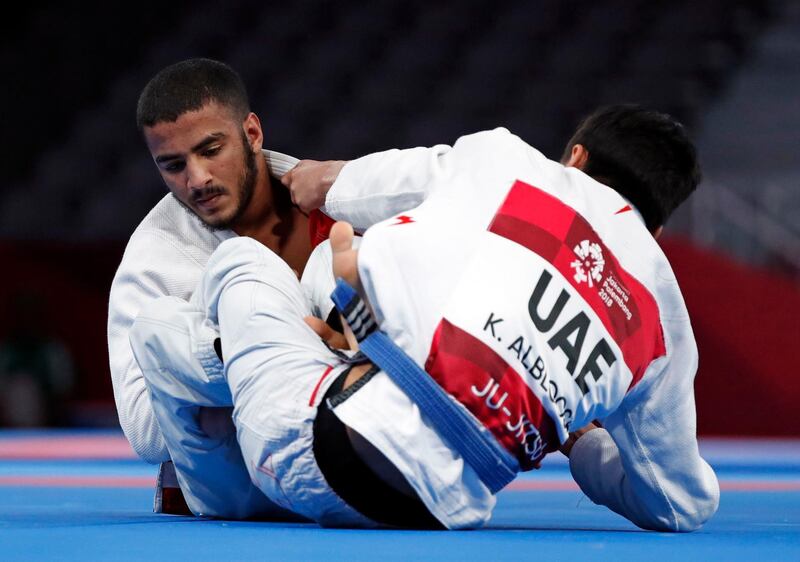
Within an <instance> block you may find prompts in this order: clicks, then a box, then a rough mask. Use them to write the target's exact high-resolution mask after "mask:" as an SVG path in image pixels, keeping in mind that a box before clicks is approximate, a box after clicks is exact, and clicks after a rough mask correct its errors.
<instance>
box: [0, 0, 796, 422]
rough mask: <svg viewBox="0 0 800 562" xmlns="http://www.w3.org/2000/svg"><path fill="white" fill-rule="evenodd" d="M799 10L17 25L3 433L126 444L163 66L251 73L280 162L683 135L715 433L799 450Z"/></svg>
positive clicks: (6, 220)
mask: <svg viewBox="0 0 800 562" xmlns="http://www.w3.org/2000/svg"><path fill="white" fill-rule="evenodd" d="M797 4H798V3H796V2H791V1H781V0H775V1H769V2H763V1H755V0H726V1H723V0H707V1H691V2H690V1H688V0H675V1H670V2H666V1H653V0H649V1H645V0H627V1H618V2H611V1H606V2H597V1H588V0H536V1H534V0H531V1H527V2H525V1H519V2H515V1H509V2H496V1H495V2H489V1H486V0H467V1H461V2H435V1H434V2H431V1H426V2H422V1H418V0H404V1H401V0H377V1H373V2H356V1H352V0H345V1H338V2H320V1H317V2H311V1H305V0H301V1H294V2H280V3H276V2H256V1H250V0H245V1H240V2H213V1H202V0H200V1H193V2H183V1H179V2H164V3H154V2H143V3H142V2H139V3H136V4H135V5H130V6H129V5H127V4H123V5H111V4H110V3H107V2H98V1H94V0H92V1H89V2H82V3H80V5H79V6H68V5H51V6H48V5H46V4H34V3H30V4H23V5H19V6H18V9H19V11H20V14H19V15H18V16H17V17H15V18H4V19H3V20H2V23H1V24H0V25H2V33H0V61H2V69H3V77H4V79H3V84H4V86H3V88H2V89H0V95H2V104H0V107H2V112H3V113H2V119H0V123H1V126H2V128H3V129H2V138H3V139H4V140H5V146H4V149H3V151H2V153H3V160H2V162H3V171H4V173H5V178H4V179H5V181H4V182H3V184H2V187H0V263H2V264H3V265H2V271H3V273H4V274H3V275H2V276H1V277H2V280H0V314H2V316H1V317H0V318H2V319H3V322H2V325H0V377H2V378H3V380H2V382H3V385H4V386H5V387H6V388H8V389H14V392H10V391H9V392H7V393H6V395H7V398H6V401H5V403H0V408H2V409H0V414H2V415H0V421H3V420H4V423H6V424H7V425H42V424H44V425H53V424H56V425H113V424H115V423H116V419H115V411H114V406H113V395H112V389H111V385H110V378H109V374H108V357H107V350H106V347H105V316H106V307H107V296H108V289H109V286H110V283H111V279H112V277H113V274H114V271H115V268H116V265H117V264H118V263H119V259H120V257H121V255H122V251H123V250H124V246H125V243H126V240H127V238H128V236H129V235H130V233H131V232H132V231H133V229H134V228H135V227H136V225H137V224H138V222H139V221H140V220H141V219H142V218H143V217H144V215H145V214H146V213H147V211H148V210H149V209H150V208H151V207H152V206H153V205H154V204H155V203H156V202H157V201H158V200H159V199H160V198H161V197H162V196H163V195H164V193H165V192H166V190H165V188H164V186H163V184H162V183H161V181H160V179H159V177H158V175H157V173H156V171H155V169H154V167H153V165H152V162H151V161H150V159H149V155H148V154H147V151H146V149H145V147H144V145H143V143H142V141H141V139H140V137H139V134H138V132H137V131H136V127H135V104H136V99H137V97H138V94H139V92H140V90H141V88H142V87H143V86H144V85H145V83H146V82H147V80H148V79H149V78H150V77H151V76H152V75H153V74H154V73H155V72H157V71H158V70H160V69H161V68H163V67H164V66H166V65H168V64H171V63H173V62H177V61H179V60H182V59H185V58H190V57H196V56H206V57H211V58H217V59H220V60H223V61H225V62H227V63H229V64H231V65H232V66H233V67H234V68H236V69H237V70H238V71H239V72H240V73H241V75H242V77H243V78H244V81H245V83H246V84H247V86H248V89H249V92H250V95H251V101H252V106H253V110H254V111H255V112H256V113H257V114H258V115H259V116H260V118H261V120H262V123H263V125H264V130H265V136H266V139H265V144H266V146H267V147H269V148H272V149H275V150H279V151H282V152H286V153H289V154H292V155H294V156H298V157H301V158H344V159H349V158H353V157H357V156H359V155H362V154H365V153H368V152H372V151H376V150H382V149H386V148H392V147H408V146H417V145H430V144H436V143H442V142H445V143H452V142H453V141H455V139H456V138H457V137H458V136H460V135H462V134H465V133H470V132H474V131H477V130H480V129H485V128H491V127H496V126H506V127H508V128H509V129H510V130H511V131H512V132H514V133H516V134H518V135H520V136H521V137H522V138H524V139H525V140H527V141H528V142H530V143H531V144H532V145H534V146H536V147H537V148H539V149H540V150H542V151H543V152H544V153H545V154H546V155H547V156H549V157H551V158H556V159H557V158H558V157H559V156H560V153H561V149H562V147H563V145H564V143H565V142H566V140H567V139H568V138H569V136H570V134H571V132H572V130H574V128H575V126H576V125H577V123H578V121H579V119H580V118H581V117H582V116H583V115H585V114H587V113H588V112H590V111H591V110H592V109H593V108H595V107H596V106H598V105H600V104H604V103H618V102H639V103H644V104H647V105H650V106H652V107H654V108H656V109H659V110H662V111H666V112H669V113H671V114H673V115H674V116H676V117H677V118H678V119H680V120H681V121H682V122H684V124H685V125H686V126H687V127H688V128H689V130H690V132H691V133H692V135H693V136H694V137H695V138H696V139H697V141H698V146H699V148H700V154H701V159H702V160H703V163H704V168H705V177H706V181H705V182H704V184H703V185H702V186H701V188H700V190H699V191H698V193H697V194H696V195H695V196H694V198H693V200H692V202H691V203H689V204H687V205H685V208H683V209H681V210H680V211H679V213H678V214H677V216H676V217H675V218H674V220H673V221H672V222H671V224H670V225H669V228H668V230H667V235H666V237H665V241H664V244H663V245H664V248H665V250H666V251H667V254H668V256H669V257H670V259H671V261H672V262H673V265H674V267H675V270H676V274H677V275H678V279H679V281H680V282H681V285H682V287H683V288H684V292H685V296H686V300H687V305H688V306H689V310H690V313H691V314H692V318H693V325H694V327H695V331H696V336H697V339H698V346H699V348H700V353H701V365H700V371H699V373H698V378H697V400H698V411H699V414H698V416H699V429H700V430H701V432H703V433H707V434H709V433H710V434H730V433H734V434H762V435H763V434H767V435H791V434H794V435H797V434H798V430H797V429H796V424H794V423H792V420H793V417H792V413H793V409H794V408H795V406H794V405H795V404H797V402H798V399H800V384H799V383H798V382H797V377H796V375H795V369H796V361H795V359H794V348H796V347H797V344H798V343H800V328H799V327H798V326H799V325H800V321H798V320H797V315H798V313H800V289H798V278H800V276H798V271H800V245H798V240H799V239H800V235H798V232H799V230H798V228H797V226H796V219H795V218H794V217H796V216H797V214H796V212H797V211H800V203H799V198H798V193H797V185H798V180H799V179H800V178H799V174H798V172H797V166H796V165H795V163H794V154H795V153H796V149H797V146H800V142H798V141H800V138H798V132H797V131H800V114H799V113H798V112H799V111H800V110H797V109H794V110H793V109H792V108H793V106H794V105H797V104H796V101H795V100H796V99H797V94H798V93H800V90H799V89H798V84H800V77H798V72H800V70H795V69H796V68H797V66H798V65H797V61H798V60H800V47H799V46H798V41H797V40H796V38H798V37H800V13H799V12H800V10H798V5H797ZM795 125H796V126H797V127H796V128H795ZM20 318H28V319H29V320H30V319H35V320H36V322H35V323H32V322H28V324H35V325H36V326H38V338H39V341H40V342H45V343H43V344H42V345H40V346H39V347H36V348H35V349H32V350H31V349H28V350H27V351H26V353H28V352H30V353H29V355H26V357H29V356H34V355H35V356H36V357H38V358H39V359H37V360H36V361H38V363H37V365H39V367H37V368H38V369H39V370H38V371H37V372H39V373H40V374H39V375H37V376H38V379H37V380H38V381H39V382H37V383H36V384H33V385H28V386H26V383H24V381H23V382H21V380H19V379H18V378H13V377H11V375H9V374H8V368H7V364H8V361H9V360H8V357H9V351H8V349H9V347H8V345H9V344H8V342H12V343H13V342H14V341H17V340H15V339H14V335H15V334H19V333H22V332H24V331H25V330H26V329H27V330H30V328H29V327H28V328H26V327H25V326H23V324H24V322H22V323H20V322H21V320H20ZM21 331H22V332H21ZM3 346H5V347H3ZM12 347H13V346H12ZM14 349H17V348H14ZM26 349H27V348H26ZM15 353H16V352H15ZM4 354H5V355H4ZM65 354H66V355H65ZM4 357H5V359H4ZM14 357H17V356H14ZM42 357H44V358H45V359H42ZM47 357H50V359H49V360H48V359H46V358H47ZM65 357H67V358H66V359H65ZM69 358H71V359H69ZM3 361H6V363H3ZM48 361H49V363H48ZM4 365H6V367H4ZM67 365H72V368H71V369H70V368H68V367H67ZM4 369H5V371H4ZM34 370H36V369H34ZM70 370H71V372H72V374H71V375H69V376H67V375H68V373H67V371H70ZM9 377H11V378H9ZM65 381H66V382H65ZM37 393H38V394H37ZM8 396H17V397H20V396H21V397H23V398H15V399H13V400H12V399H10V398H8ZM37 396H38V397H39V398H37ZM41 396H47V397H49V398H47V399H46V400H45V401H44V402H42V400H43V399H42V398H41ZM10 400H11V401H10ZM26 400H27V402H26ZM37 400H38V401H39V402H38V406H36V404H37ZM9 401H10V402H9ZM19 411H21V412H22V414H19ZM14 412H17V414H14ZM25 412H28V413H29V414H30V415H25ZM35 412H39V414H37V415H38V417H37V416H36V415H33V413H35Z"/></svg>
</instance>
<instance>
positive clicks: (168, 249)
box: [108, 150, 297, 464]
mask: <svg viewBox="0 0 800 562" xmlns="http://www.w3.org/2000/svg"><path fill="white" fill-rule="evenodd" d="M263 153H264V157H265V158H266V159H267V167H268V169H269V171H270V173H271V174H272V175H273V176H275V177H281V176H283V175H284V174H285V173H286V172H288V171H289V170H291V169H292V168H293V167H294V166H295V165H296V164H297V159H296V158H293V157H291V156H287V155H285V154H281V153H280V152H274V151H268V150H265V151H263ZM234 236H236V233H234V232H233V231H232V230H218V231H211V230H209V229H208V228H207V227H206V226H205V225H204V224H203V223H202V221H200V219H199V218H197V216H196V215H195V214H194V213H192V212H191V211H189V210H187V209H185V208H184V207H183V206H181V204H180V203H178V201H177V200H176V199H175V198H174V197H173V196H172V195H171V194H167V195H165V196H164V197H163V198H162V199H161V201H159V202H158V204H157V205H156V206H155V207H153V209H152V210H151V211H150V212H149V213H148V214H147V216H146V217H145V218H144V219H143V220H142V222H141V223H140V224H139V226H138V227H137V228H136V230H135V231H134V233H133V235H131V238H130V240H129V241H128V245H127V247H126V248H125V253H124V255H123V257H122V262H121V263H120V265H119V268H118V269H117V273H116V275H115V276H114V281H113V282H112V284H111V294H110V297H109V302H108V356H109V362H110V367H111V382H112V384H113V387H114V400H115V401H116V404H117V415H118V416H119V423H120V426H121V427H122V430H123V432H124V433H125V436H126V437H127V438H128V441H129V442H130V444H131V447H132V448H133V450H134V451H135V452H136V454H138V455H139V456H140V457H141V458H142V459H143V460H145V461H147V462H149V463H154V464H155V463H159V462H164V461H168V460H169V452H168V451H167V447H166V444H165V443H164V437H163V435H162V434H161V430H160V428H159V427H158V421H157V420H156V418H155V415H154V414H153V407H152V405H151V403H150V396H149V394H148V392H147V388H146V386H145V381H144V376H143V375H142V371H141V370H140V369H139V366H138V365H137V364H136V360H135V359H134V357H133V351H132V349H131V344H130V342H129V340H128V334H129V332H130V329H131V326H132V324H133V321H134V320H135V319H136V316H137V314H139V311H140V310H141V309H142V308H143V307H144V305H145V304H147V303H149V302H150V301H152V300H154V299H156V298H158V297H162V296H175V297H180V298H182V299H184V300H189V299H190V298H191V296H192V293H193V292H194V291H195V289H196V287H197V283H198V282H199V281H200V277H201V275H202V273H203V270H204V269H205V267H206V263H207V262H208V258H209V257H210V256H211V254H212V253H213V252H214V250H215V249H216V248H217V246H219V245H220V244H221V243H222V242H223V241H224V240H227V239H228V238H232V237H234Z"/></svg>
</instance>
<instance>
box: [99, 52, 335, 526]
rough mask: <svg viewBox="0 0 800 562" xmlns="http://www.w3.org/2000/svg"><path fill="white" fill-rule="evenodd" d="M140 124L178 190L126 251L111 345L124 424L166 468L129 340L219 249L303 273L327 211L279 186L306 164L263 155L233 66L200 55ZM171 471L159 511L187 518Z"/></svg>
mask: <svg viewBox="0 0 800 562" xmlns="http://www.w3.org/2000/svg"><path fill="white" fill-rule="evenodd" d="M137 121H138V125H139V128H140V130H141V131H142V133H143V135H144V137H145V140H146V142H147V145H148V149H149V150H150V152H151V154H152V156H153V159H154V161H155V163H156V165H157V166H158V169H159V172H160V174H161V176H162V178H163V180H164V182H165V184H166V185H167V186H168V187H169V189H170V193H169V194H167V195H166V196H165V197H164V198H163V199H162V200H161V201H160V202H159V203H158V204H157V205H156V206H155V207H154V208H153V210H152V211H151V212H150V213H149V214H148V215H147V216H146V217H145V218H144V220H143V221H142V222H141V224H140V225H139V226H138V228H137V229H136V231H135V232H134V233H133V235H132V236H131V239H130V241H129V243H128V245H127V248H126V249H125V254H124V256H123V258H122V262H121V263H120V266H119V269H118V270H117V274H116V276H115V278H114V281H113V284H112V286H111V295H110V298H109V312H108V349H109V358H110V367H111V378H112V382H113V387H114V398H115V400H116V404H117V412H118V415H119V421H120V425H121V426H122V429H123V431H124V432H125V435H126V437H127V438H128V441H129V442H130V444H131V446H132V448H133V450H134V451H135V452H136V453H137V454H138V455H139V456H140V457H141V458H142V459H144V460H145V461H147V462H150V463H160V462H164V461H168V460H169V452H168V451H167V447H166V444H165V443H164V439H163V436H162V433H161V429H160V427H159V426H158V422H157V420H156V418H155V415H154V414H153V409H152V405H151V403H150V395H149V393H148V392H147V389H146V387H145V381H144V376H143V375H142V372H141V370H140V369H139V366H138V365H137V363H136V361H135V359H134V357H133V351H132V350H131V347H130V342H129V340H128V332H129V330H130V327H131V325H132V324H133V320H134V319H135V318H136V315H137V314H138V313H139V311H140V310H141V309H142V307H143V306H145V305H146V304H147V303H148V302H151V301H153V300H154V299H157V298H158V297H161V296H165V295H172V296H176V297H180V298H182V299H188V298H190V297H191V295H192V292H193V291H194V289H195V287H196V286H197V283H198V282H199V280H200V276H201V274H202V272H203V269H204V268H205V265H206V262H207V261H208V258H209V256H210V255H211V253H212V252H213V251H214V250H215V249H216V248H217V246H219V244H220V243H221V242H222V241H223V240H227V239H229V238H233V237H236V236H237V235H243V236H250V237H252V238H255V239H256V240H258V241H260V242H261V243H263V244H265V245H266V246H268V247H270V248H271V249H273V250H274V251H275V252H276V253H277V254H278V255H280V256H281V258H282V259H283V260H284V261H287V262H288V263H289V264H290V266H291V267H292V268H293V269H296V270H298V271H302V269H303V266H304V265H305V262H306V260H307V259H308V256H309V254H310V253H311V247H312V242H314V241H315V240H314V236H315V235H316V234H317V233H318V231H319V229H318V228H317V226H318V224H319V223H320V222H321V220H320V219H321V218H322V215H321V213H320V212H319V211H314V212H312V213H311V214H310V215H309V216H306V215H307V214H306V213H302V212H300V211H299V210H298V209H297V208H295V207H293V206H292V204H291V200H290V198H289V196H288V194H287V193H286V191H285V189H284V188H283V187H282V186H281V185H280V183H279V181H278V180H279V179H280V178H281V177H282V176H283V174H285V173H286V172H287V171H288V170H289V169H291V168H292V167H293V166H294V165H295V164H296V163H297V159H295V158H292V157H290V156H286V155H284V154H281V153H278V152H274V151H266V150H262V144H263V141H264V135H263V131H262V129H261V124H260V122H259V120H258V117H256V116H255V114H253V113H251V112H250V109H249V102H248V99H247V93H246V91H245V88H244V85H243V84H242V82H241V79H240V78H239V76H238V75H237V74H236V73H235V71H233V69H231V68H230V67H228V66H226V65H224V64H222V63H220V62H217V61H212V60H207V59H192V60H187V61H182V62H179V63H177V64H175V65H172V66H169V67H167V68H165V69H163V70H162V71H161V72H159V73H158V74H157V75H156V76H155V77H153V79H152V80H151V81H150V82H149V83H148V85H147V86H146V87H145V88H144V90H143V92H142V94H141V96H140V99H139V105H138V109H137ZM270 178H272V179H271V181H270ZM207 414H210V412H207ZM227 417H228V419H229V418H230V416H229V415H228V416H227ZM230 429H231V434H233V426H232V425H231V426H230ZM169 466H170V465H169V464H166V465H164V467H169ZM170 474H171V472H170V471H169V470H162V472H161V473H160V475H159V490H158V493H157V496H156V505H155V508H156V511H161V510H162V507H163V509H164V510H165V511H168V512H172V511H177V512H180V511H181V510H182V509H183V510H185V506H184V505H183V501H182V499H181V498H180V495H179V494H177V493H176V492H179V490H178V489H177V483H174V487H170V478H169V475H170ZM162 478H163V480H162ZM172 480H174V474H173V476H172ZM161 484H164V485H165V488H166V490H165V495H164V496H163V498H162V495H161ZM167 492H172V494H169V493H167ZM171 498H172V499H171ZM173 499H174V501H173ZM162 500H163V504H164V505H163V506H162Z"/></svg>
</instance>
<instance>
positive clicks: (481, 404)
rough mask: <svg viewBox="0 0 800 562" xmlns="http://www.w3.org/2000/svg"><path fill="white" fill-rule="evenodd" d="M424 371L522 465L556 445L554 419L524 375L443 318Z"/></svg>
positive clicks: (529, 464) (526, 467)
mask: <svg viewBox="0 0 800 562" xmlns="http://www.w3.org/2000/svg"><path fill="white" fill-rule="evenodd" d="M425 370H426V371H427V372H428V373H429V374H430V375H431V377H433V378H434V380H436V382H437V383H438V384H439V385H440V386H441V387H442V388H443V389H444V390H445V391H447V392H448V393H449V394H450V395H451V396H453V397H454V398H455V399H456V400H458V401H459V402H460V403H461V404H463V405H464V406H465V407H466V408H467V409H468V410H469V411H470V412H471V413H472V414H473V415H474V416H475V417H476V418H478V419H479V420H480V421H481V423H483V425H484V426H485V427H486V428H487V429H488V430H489V431H491V433H492V435H494V437H495V438H496V439H497V440H498V441H499V442H500V443H501V444H502V445H503V446H504V447H505V448H506V449H507V450H508V451H509V452H511V453H512V454H513V455H514V456H515V457H516V458H517V460H518V461H519V463H520V467H521V468H522V470H530V469H532V468H537V467H538V465H539V462H540V461H541V459H542V457H544V456H545V455H546V454H547V453H550V452H552V451H554V450H555V449H556V448H557V447H558V444H559V440H558V434H557V432H556V429H555V424H554V423H553V420H552V419H550V417H549V416H548V415H547V413H546V412H545V411H544V409H543V408H542V404H541V402H540V401H539V399H538V398H537V396H536V395H535V394H534V393H533V392H532V391H531V389H530V388H528V386H527V385H526V384H525V382H524V381H523V379H522V378H521V377H520V376H519V375H518V374H517V373H516V372H515V371H514V369H512V368H511V367H510V366H509V365H508V364H507V363H506V362H505V361H504V360H503V359H502V358H501V357H500V356H499V355H497V353H495V352H494V351H493V350H492V349H491V348H490V347H488V346H487V345H486V344H484V343H483V342H481V341H480V340H479V339H477V338H475V337H474V336H472V335H470V334H469V333H467V332H465V331H464V330H461V329H460V328H458V327H456V326H454V325H453V324H451V323H450V322H448V321H447V320H442V321H441V323H440V324H439V326H438V328H437V330H436V334H435V335H434V338H433V343H432V345H431V352H430V355H429V356H428V359H427V361H426V363H425ZM495 385H496V388H495ZM492 389H493V390H492ZM537 430H538V432H537ZM526 433H528V435H526ZM537 433H538V435H540V436H541V442H537V440H536V436H537Z"/></svg>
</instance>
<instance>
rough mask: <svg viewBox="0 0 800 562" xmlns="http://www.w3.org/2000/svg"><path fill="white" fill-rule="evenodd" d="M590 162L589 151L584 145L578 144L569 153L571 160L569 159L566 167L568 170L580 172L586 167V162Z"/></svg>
mask: <svg viewBox="0 0 800 562" xmlns="http://www.w3.org/2000/svg"><path fill="white" fill-rule="evenodd" d="M588 161H589V151H588V150H586V147H585V146H583V145H582V144H576V145H573V146H572V150H571V151H570V153H569V158H568V159H567V161H566V163H565V164H564V166H567V167H568V168H570V167H571V168H578V169H579V170H583V169H584V168H585V167H586V162H588Z"/></svg>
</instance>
